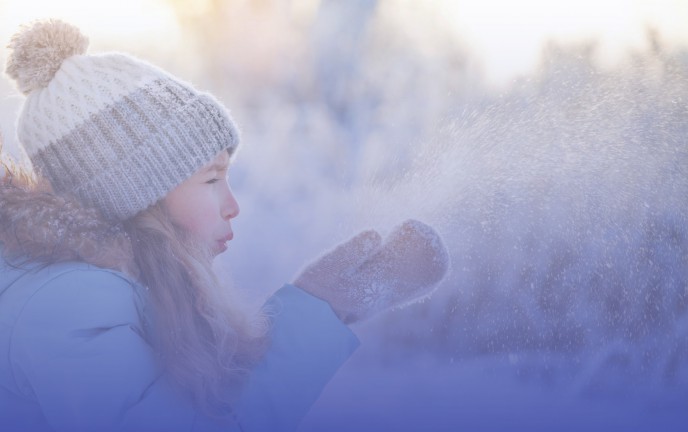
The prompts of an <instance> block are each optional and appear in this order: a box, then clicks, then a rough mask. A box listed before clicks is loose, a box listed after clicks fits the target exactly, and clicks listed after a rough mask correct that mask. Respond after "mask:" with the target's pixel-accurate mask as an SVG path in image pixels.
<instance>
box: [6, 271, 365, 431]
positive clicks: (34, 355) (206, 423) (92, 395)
mask: <svg viewBox="0 0 688 432" xmlns="http://www.w3.org/2000/svg"><path fill="white" fill-rule="evenodd" d="M141 292H142V291H141V287H140V286H139V285H138V284H137V283H135V282H134V281H132V280H131V279H129V278H128V277H127V276H125V275H124V274H122V273H118V272H115V271H111V270H105V269H101V268H97V267H94V266H90V265H87V264H84V263H64V264H56V265H50V266H47V267H43V268H40V267H37V266H33V267H31V268H27V267H25V266H24V267H22V268H15V267H12V266H10V265H9V264H7V263H6V262H5V261H3V260H1V259H0V425H1V429H2V430H3V431H27V432H37V431H69V432H74V431H98V432H102V431H110V430H113V431H114V430H116V431H120V430H121V431H171V432H175V431H204V432H205V431H219V430H241V431H244V432H251V431H288V430H294V429H296V428H297V426H298V423H299V421H300V420H301V418H302V417H303V416H304V415H305V414H306V413H307V411H308V409H309V408H310V406H311V404H312V403H313V402H314V401H315V400H316V398H317V397H318V395H319V394H320V392H321V390H322V389H323V387H324V386H325V384H326V383H327V382H328V381H329V379H330V378H331V376H332V375H333V374H334V373H335V372H336V371H337V369H338V368H339V367H340V366H341V364H342V363H343V362H344V361H345V360H346V359H347V358H348V357H349V356H350V354H351V353H352V352H353V351H354V349H355V348H356V347H357V345H358V340H357V339H356V337H355V336H354V335H353V334H352V333H351V332H350V330H349V329H348V328H347V327H346V326H344V325H343V324H342V323H341V322H340V321H339V320H338V319H337V318H336V316H335V315H334V313H333V312H332V310H331V309H330V307H329V305H327V304H326V303H324V302H322V301H320V300H318V299H316V298H314V297H312V296H310V295H308V294H306V293H304V292H303V291H301V290H299V289H298V288H296V287H294V286H290V285H285V286H284V287H283V288H282V289H280V290H279V291H278V292H277V293H276V294H275V295H274V296H273V297H272V298H271V300H270V302H272V303H273V304H274V305H273V307H272V309H273V310H277V313H276V314H275V316H274V318H272V320H273V325H272V330H271V332H272V333H271V346H270V348H269V349H268V352H267V354H266V355H265V357H264V358H263V359H262V361H261V362H260V363H259V364H258V365H257V367H256V368H255V369H254V370H253V371H252V373H251V376H250V378H249V380H248V382H247V384H246V386H245V387H244V388H243V390H242V393H241V396H240V399H239V401H238V403H237V404H236V406H235V414H236V419H237V422H238V424H236V425H235V426H234V427H227V426H225V427H224V428H222V427H220V426H219V425H218V424H217V423H215V422H214V421H213V420H212V419H211V418H209V417H206V416H204V415H203V414H202V413H200V412H198V411H196V410H194V408H193V406H192V405H191V404H190V403H188V402H187V401H186V400H185V399H183V398H182V397H180V395H178V394H177V392H176V389H175V388H174V386H172V385H171V383H170V382H169V381H168V380H167V379H166V378H165V376H164V375H161V373H160V371H159V369H158V368H157V367H156V364H155V361H154V354H153V352H152V349H151V347H150V345H149V344H148V343H147V342H146V338H145V335H144V334H143V326H142V318H143V317H144V315H143V314H144V313H145V312H144V310H145V304H144V303H145V302H144V301H143V297H142V296H141V295H140V294H141Z"/></svg>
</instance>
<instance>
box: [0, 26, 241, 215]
mask: <svg viewBox="0 0 688 432" xmlns="http://www.w3.org/2000/svg"><path fill="white" fill-rule="evenodd" d="M87 46H88V39H87V38H86V37H85V36H83V35H82V34H81V33H80V32H79V30H78V29H77V28H76V27H74V26H72V25H70V24H67V23H64V22H62V21H57V20H49V21H39V22H35V23H33V24H30V25H28V26H25V27H22V29H21V30H20V31H19V32H18V33H17V34H15V35H14V36H13V37H12V39H11V41H10V44H9V48H10V49H11V50H12V52H11V54H10V56H9V59H8V61H7V69H6V72H7V74H8V75H9V76H10V77H11V78H13V79H14V80H15V81H16V83H17V86H18V88H19V90H21V91H22V92H23V93H24V94H25V95H26V101H25V102H24V106H23V108H22V111H21V114H20V116H19V120H18V126H17V132H18V136H19V141H20V143H21V145H22V146H23V147H24V149H25V151H26V153H27V155H28V156H29V158H30V159H31V162H32V164H33V166H34V169H35V170H36V171H37V172H38V173H39V174H40V175H41V176H43V177H45V178H47V179H48V180H49V181H50V183H51V185H52V187H53V189H54V190H55V192H56V193H59V194H70V195H73V196H75V197H76V198H77V199H79V200H80V201H81V202H82V204H84V205H87V206H92V207H96V208H98V209H100V211H101V212H102V213H103V215H104V216H105V217H107V218H109V219H112V220H119V221H121V220H125V219H127V218H129V217H131V216H133V215H135V214H136V213H138V212H140V211H141V210H144V209H146V208H148V207H149V206H150V205H152V204H153V203H155V202H157V201H158V200H160V199H161V198H163V197H164V196H165V195H166V194H167V193H168V192H169V191H170V190H172V189H173V188H174V187H176V186H177V185H178V184H180V183H181V182H183V181H184V180H185V179H187V178H188V177H190V176H191V175H192V174H193V173H194V172H195V171H197V170H198V169H199V168H201V167H202V166H203V165H205V164H207V163H208V162H210V161H211V160H212V159H213V158H214V157H215V156H216V155H217V154H218V153H219V152H221V151H222V150H225V149H229V150H230V153H234V151H235V150H236V148H237V147H238V145H239V134H238V130H237V128H236V126H235V124H234V122H233V121H232V119H231V118H230V116H229V114H228V112H227V110H226V109H225V108H224V107H223V106H222V105H221V104H220V103H219V102H218V101H217V100H216V99H215V98H213V97H212V96H211V95H209V94H207V93H201V92H198V91H197V90H195V89H194V88H193V87H192V86H191V85H190V84H188V83H185V82H183V81H181V80H179V79H177V78H174V77H172V76H171V75H169V74H167V73H165V72H164V71H162V70H160V69H159V68H157V67H155V66H152V65H150V64H148V63H145V62H143V61H141V60H138V59H135V58H133V57H131V56H128V55H126V54H121V53H106V54H100V55H86V54H85V52H86V48H87Z"/></svg>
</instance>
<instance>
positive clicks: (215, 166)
mask: <svg viewBox="0 0 688 432" xmlns="http://www.w3.org/2000/svg"><path fill="white" fill-rule="evenodd" d="M227 168H229V164H220V163H216V164H212V165H210V166H208V167H206V168H204V169H203V170H201V172H204V173H206V172H210V171H222V170H225V169H227Z"/></svg>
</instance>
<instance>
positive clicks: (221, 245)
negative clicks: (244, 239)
mask: <svg viewBox="0 0 688 432" xmlns="http://www.w3.org/2000/svg"><path fill="white" fill-rule="evenodd" d="M233 238H234V233H231V232H230V233H229V234H227V235H226V236H224V237H222V238H221V239H220V240H218V241H217V253H218V254H221V253H222V252H224V251H226V250H227V243H228V242H230V241H232V239H233Z"/></svg>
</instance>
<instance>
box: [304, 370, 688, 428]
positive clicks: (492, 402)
mask: <svg viewBox="0 0 688 432" xmlns="http://www.w3.org/2000/svg"><path fill="white" fill-rule="evenodd" d="M363 363H364V362H361V361H360V359H358V358H356V357H354V358H353V359H352V360H351V362H350V363H349V364H348V365H347V366H345V367H344V368H343V369H341V371H340V372H339V374H338V375H337V376H336V377H335V378H334V379H333V380H332V382H331V383H330V385H329V386H328V387H327V388H326V390H325V391H324V392H323V394H322V396H321V398H320V400H319V401H318V402H317V403H316V404H315V405H314V407H313V408H312V410H311V412H310V413H309V415H308V416H307V417H306V419H305V420H304V421H303V422H302V424H301V427H300V429H299V431H300V432H315V431H323V430H328V431H339V430H341V431H382V430H390V431H400V432H406V431H438V432H440V431H447V432H449V431H452V432H454V431H476V432H478V431H485V432H488V431H490V432H492V431H514V430H527V431H555V430H556V431H677V432H678V431H685V428H686V425H687V424H688V398H687V397H686V392H685V391H684V392H683V395H682V396H680V395H677V394H674V395H671V394H665V395H663V396H661V395H659V396H657V395H655V396H654V397H639V396H626V395H614V396H610V395H607V396H597V397H595V396H587V397H586V396H582V395H579V394H576V393H575V392H572V391H571V390H570V389H567V388H566V387H565V386H555V387H551V386H543V385H540V384H533V383H530V384H529V383H526V382H523V381H522V380H521V379H519V378H518V377H516V374H515V373H514V368H513V364H512V363H511V362H510V361H509V359H498V358H491V359H480V360H473V361H467V362H456V363H454V364H438V362H437V361H436V360H432V359H427V360H424V361H418V360H413V361H410V362H408V363H405V362H403V361H401V362H398V364H396V365H394V366H383V365H380V364H377V365H371V364H363Z"/></svg>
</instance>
